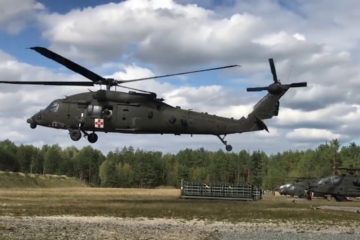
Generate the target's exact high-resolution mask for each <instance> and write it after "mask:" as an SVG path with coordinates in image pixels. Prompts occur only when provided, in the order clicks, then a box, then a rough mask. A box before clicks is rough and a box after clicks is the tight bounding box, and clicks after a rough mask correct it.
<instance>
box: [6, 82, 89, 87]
mask: <svg viewBox="0 0 360 240" xmlns="http://www.w3.org/2000/svg"><path fill="white" fill-rule="evenodd" d="M0 83H5V84H28V85H52V86H94V83H93V82H66V81H64V82H56V81H55V82H54V81H51V82H50V81H0Z"/></svg>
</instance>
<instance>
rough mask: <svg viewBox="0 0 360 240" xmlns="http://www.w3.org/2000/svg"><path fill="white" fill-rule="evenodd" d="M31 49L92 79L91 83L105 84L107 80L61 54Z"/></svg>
mask: <svg viewBox="0 0 360 240" xmlns="http://www.w3.org/2000/svg"><path fill="white" fill-rule="evenodd" d="M30 49H32V50H34V51H36V52H38V53H40V54H41V55H43V56H45V57H47V58H50V59H51V60H53V61H55V62H57V63H60V64H61V65H63V66H65V67H67V68H68V69H70V70H72V71H74V72H76V73H78V74H80V75H82V76H84V77H86V78H88V79H90V80H91V81H93V82H95V83H98V82H105V81H106V79H105V78H103V77H101V76H99V75H98V74H96V73H94V72H92V71H90V70H89V69H87V68H84V67H83V66H80V65H79V64H77V63H75V62H73V61H71V60H69V59H67V58H65V57H63V56H60V55H59V54H57V53H55V52H53V51H51V50H49V49H47V48H44V47H31V48H30ZM86 86H87V85H86Z"/></svg>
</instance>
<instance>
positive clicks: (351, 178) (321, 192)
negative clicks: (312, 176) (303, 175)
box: [308, 168, 360, 202]
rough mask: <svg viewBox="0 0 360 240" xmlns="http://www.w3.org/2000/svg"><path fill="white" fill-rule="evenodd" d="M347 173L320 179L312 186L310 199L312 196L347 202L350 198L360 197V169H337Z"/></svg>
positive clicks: (309, 191)
mask: <svg viewBox="0 0 360 240" xmlns="http://www.w3.org/2000/svg"><path fill="white" fill-rule="evenodd" d="M337 170H343V171H346V172H347V174H338V175H332V176H328V177H324V178H321V179H319V180H318V181H316V182H313V183H312V184H310V186H309V189H308V193H309V194H308V199H309V200H311V197H312V195H317V196H323V197H330V196H331V197H333V198H335V200H336V201H338V202H340V201H346V200H347V199H348V197H360V175H359V173H360V169H359V168H337Z"/></svg>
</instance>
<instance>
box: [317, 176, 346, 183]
mask: <svg viewBox="0 0 360 240" xmlns="http://www.w3.org/2000/svg"><path fill="white" fill-rule="evenodd" d="M340 180H341V177H339V176H331V177H326V178H322V179H320V180H319V181H318V184H330V183H332V184H336V183H338V182H340Z"/></svg>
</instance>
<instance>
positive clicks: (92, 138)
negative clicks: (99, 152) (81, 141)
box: [87, 133, 98, 143]
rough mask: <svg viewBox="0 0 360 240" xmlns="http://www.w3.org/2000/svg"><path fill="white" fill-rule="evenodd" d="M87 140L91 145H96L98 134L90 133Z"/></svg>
mask: <svg viewBox="0 0 360 240" xmlns="http://www.w3.org/2000/svg"><path fill="white" fill-rule="evenodd" d="M87 138H88V141H89V142H90V143H96V141H97V140H98V135H97V134H96V133H90V134H89V135H88V136H87Z"/></svg>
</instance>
